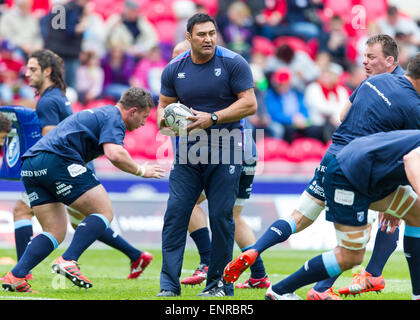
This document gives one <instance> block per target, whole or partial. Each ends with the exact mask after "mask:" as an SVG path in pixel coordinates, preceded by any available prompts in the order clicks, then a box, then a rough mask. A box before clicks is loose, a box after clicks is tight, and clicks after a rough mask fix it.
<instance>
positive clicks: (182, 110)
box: [163, 102, 194, 133]
mask: <svg viewBox="0 0 420 320" xmlns="http://www.w3.org/2000/svg"><path fill="white" fill-rule="evenodd" d="M193 115H194V114H193V113H192V111H191V110H190V108H188V107H187V106H185V105H183V104H182V103H179V102H176V103H171V104H170V105H168V106H167V107H166V108H165V109H164V111H163V117H164V119H165V124H166V125H167V126H168V127H172V128H173V129H174V131H176V132H178V133H180V132H182V131H183V130H184V131H185V127H186V126H188V125H189V124H190V123H192V121H191V120H187V119H186V117H188V116H193Z"/></svg>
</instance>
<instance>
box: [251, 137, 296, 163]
mask: <svg viewBox="0 0 420 320" xmlns="http://www.w3.org/2000/svg"><path fill="white" fill-rule="evenodd" d="M256 144H257V149H258V154H259V157H260V160H264V161H276V160H288V153H289V144H288V143H287V142H286V141H284V140H282V139H278V138H271V137H266V138H264V139H261V140H259V141H257V143H256Z"/></svg>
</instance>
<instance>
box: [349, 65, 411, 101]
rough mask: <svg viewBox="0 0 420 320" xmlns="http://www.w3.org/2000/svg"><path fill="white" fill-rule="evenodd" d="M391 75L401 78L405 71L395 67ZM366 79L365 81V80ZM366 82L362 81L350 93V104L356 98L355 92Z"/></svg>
mask: <svg viewBox="0 0 420 320" xmlns="http://www.w3.org/2000/svg"><path fill="white" fill-rule="evenodd" d="M391 74H393V75H395V76H403V75H404V74H405V70H404V69H403V68H401V67H400V66H398V65H397V67H396V68H395V69H394V71H392V72H391ZM367 79H369V78H367ZM367 79H366V80H367ZM366 80H363V81H362V82H361V83H360V84H359V86H358V87H357V88H356V89H354V91H353V92H352V94H351V95H350V97H349V100H350V102H351V103H353V100H354V97H355V96H356V94H357V91H358V90H359V88H360V87H361V86H362V84H363V83H364V82H365V81H366Z"/></svg>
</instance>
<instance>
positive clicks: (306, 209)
mask: <svg viewBox="0 0 420 320" xmlns="http://www.w3.org/2000/svg"><path fill="white" fill-rule="evenodd" d="M296 209H297V210H298V211H299V212H300V213H302V214H303V215H304V216H305V217H306V218H308V219H310V220H312V221H315V220H316V219H317V218H318V216H319V215H320V213H321V212H322V210H324V207H323V206H320V205H319V204H318V203H316V202H315V200H313V199H312V198H310V197H309V196H308V195H307V194H306V193H302V195H301V196H300V198H299V201H298V205H297V208H296Z"/></svg>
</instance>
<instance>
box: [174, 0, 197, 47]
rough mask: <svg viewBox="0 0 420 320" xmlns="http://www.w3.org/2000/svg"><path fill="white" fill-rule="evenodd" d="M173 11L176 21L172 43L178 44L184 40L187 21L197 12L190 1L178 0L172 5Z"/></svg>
mask: <svg viewBox="0 0 420 320" xmlns="http://www.w3.org/2000/svg"><path fill="white" fill-rule="evenodd" d="M173 11H174V15H175V18H176V20H177V27H176V30H175V34H174V43H180V42H182V41H184V40H185V30H186V29H187V21H188V19H189V17H191V16H192V15H194V14H195V13H196V12H197V6H196V4H195V3H194V1H192V0H178V1H175V2H174V3H173Z"/></svg>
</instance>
